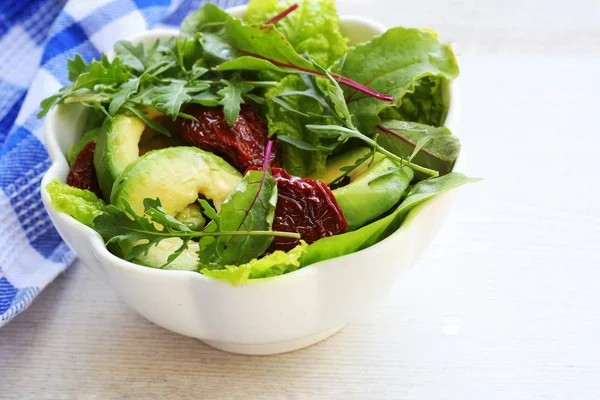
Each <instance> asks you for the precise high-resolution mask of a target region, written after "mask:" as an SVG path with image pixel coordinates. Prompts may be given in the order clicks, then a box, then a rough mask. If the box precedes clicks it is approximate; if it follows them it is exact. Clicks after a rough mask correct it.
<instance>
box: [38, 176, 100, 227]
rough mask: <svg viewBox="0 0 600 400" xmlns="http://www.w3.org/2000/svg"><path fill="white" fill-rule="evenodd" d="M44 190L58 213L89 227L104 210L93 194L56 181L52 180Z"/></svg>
mask: <svg viewBox="0 0 600 400" xmlns="http://www.w3.org/2000/svg"><path fill="white" fill-rule="evenodd" d="M45 189H46V192H48V195H49V196H50V199H52V204H53V205H54V207H55V208H56V209H57V210H58V211H61V212H64V213H66V214H69V215H70V216H71V217H73V218H75V219H76V220H77V221H79V222H81V223H82V224H84V225H87V226H90V227H91V226H92V225H93V221H94V218H96V217H97V216H99V215H101V214H103V213H104V211H105V209H106V204H105V203H104V201H102V200H100V199H99V198H98V196H96V195H95V194H94V193H92V192H90V191H88V190H82V189H77V188H75V187H72V186H69V185H67V184H64V183H61V182H59V180H58V179H53V180H52V181H51V182H50V183H48V184H47V185H46V188H45Z"/></svg>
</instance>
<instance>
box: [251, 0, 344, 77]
mask: <svg viewBox="0 0 600 400" xmlns="http://www.w3.org/2000/svg"><path fill="white" fill-rule="evenodd" d="M293 3H294V0H292V1H285V2H279V3H278V2H277V1H272V0H252V1H250V3H248V7H247V9H246V14H245V16H244V19H245V20H246V21H247V22H248V23H250V24H260V23H265V22H266V21H269V20H270V19H271V18H272V17H273V16H275V15H277V14H278V13H280V12H282V11H284V10H286V9H288V8H289V7H290V6H291V5H292V4H293ZM307 21H310V23H307ZM276 27H277V30H278V31H279V32H281V33H282V34H283V36H284V37H285V38H286V39H287V40H288V41H289V42H290V44H291V45H292V46H294V49H296V51H297V52H298V53H299V54H304V53H307V54H308V55H309V56H310V57H311V58H312V59H313V60H315V61H316V62H317V63H319V64H321V65H325V66H330V65H331V64H333V62H334V61H336V60H338V59H339V58H340V57H342V55H343V54H344V53H345V52H346V50H347V44H348V39H346V38H345V37H344V36H343V35H342V34H341V32H340V26H339V17H338V13H337V10H336V7H335V0H304V1H302V2H300V3H299V7H298V9H297V10H295V11H294V12H293V13H291V14H288V15H286V16H285V18H283V19H281V20H280V21H278V22H277V24H276Z"/></svg>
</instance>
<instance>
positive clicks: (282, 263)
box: [200, 240, 307, 285]
mask: <svg viewBox="0 0 600 400" xmlns="http://www.w3.org/2000/svg"><path fill="white" fill-rule="evenodd" d="M306 248H307V244H306V242H305V241H303V240H302V241H300V244H299V245H298V246H296V247H294V248H293V249H292V250H290V251H288V252H287V253H286V252H284V251H281V250H277V251H274V252H273V253H271V254H269V255H266V256H264V257H262V258H255V259H253V260H251V261H249V262H247V263H245V264H242V265H227V266H225V267H224V268H221V269H210V268H203V269H202V270H201V271H200V272H201V273H202V274H203V275H206V276H209V277H211V278H215V279H220V280H223V281H227V282H229V283H231V284H232V285H241V284H243V283H246V282H247V281H248V280H249V279H258V278H268V277H273V276H279V275H283V274H287V273H289V272H292V271H295V270H296V269H298V268H299V267H300V258H301V257H302V254H304V252H305V251H306Z"/></svg>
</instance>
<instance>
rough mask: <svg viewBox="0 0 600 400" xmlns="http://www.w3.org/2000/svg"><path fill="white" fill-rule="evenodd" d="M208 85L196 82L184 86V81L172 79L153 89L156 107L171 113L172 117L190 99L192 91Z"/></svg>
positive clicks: (206, 87) (194, 91)
mask: <svg viewBox="0 0 600 400" xmlns="http://www.w3.org/2000/svg"><path fill="white" fill-rule="evenodd" d="M209 87H210V85H209V84H206V83H196V84H195V85H194V86H191V87H190V86H186V82H185V81H172V82H171V84H169V85H166V86H159V87H157V88H156V90H155V91H154V95H155V101H154V103H153V104H154V106H155V107H156V109H158V110H160V111H163V112H165V114H168V115H172V116H173V119H175V117H177V116H178V115H179V110H180V109H181V106H182V105H183V104H184V103H187V102H189V101H190V100H191V99H192V96H191V95H192V94H193V93H198V92H202V91H204V90H206V89H208V88H209Z"/></svg>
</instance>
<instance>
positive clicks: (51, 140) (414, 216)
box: [41, 6, 465, 288]
mask: <svg viewBox="0 0 600 400" xmlns="http://www.w3.org/2000/svg"><path fill="white" fill-rule="evenodd" d="M244 9H245V6H238V7H233V8H231V9H228V10H227V11H228V12H230V13H231V14H234V15H239V14H240V13H243V11H244ZM340 20H341V21H342V22H346V23H348V22H351V23H352V22H354V23H359V24H362V25H366V26H369V27H370V28H372V29H374V30H378V31H380V32H383V31H385V30H386V28H385V26H383V25H382V24H380V23H378V22H375V21H372V20H369V19H365V18H362V17H358V16H345V15H341V16H340ZM178 32H179V31H178V30H176V29H152V30H148V31H145V32H143V33H141V34H139V35H135V36H134V37H132V38H130V39H129V40H130V41H142V40H144V39H146V40H147V39H149V38H155V37H157V36H172V35H174V34H177V33H178ZM449 88H450V90H449V98H450V107H449V110H448V115H447V116H446V120H445V123H444V126H447V127H448V128H449V129H450V130H451V131H452V132H454V131H455V128H456V127H457V125H458V115H459V107H460V98H459V93H458V87H457V85H456V83H454V82H451V84H450V87H449ZM56 118H57V109H56V108H55V109H53V110H52V111H51V112H50V113H48V115H47V116H46V120H45V121H44V139H45V143H46V148H47V150H48V153H49V155H50V158H51V159H52V162H53V163H52V166H51V167H50V168H49V170H48V171H47V172H46V174H45V175H44V177H43V179H42V182H41V188H42V190H41V193H42V200H43V202H44V205H45V207H46V209H48V212H49V213H52V214H53V218H60V219H61V221H62V222H64V223H65V224H68V225H70V226H71V228H73V229H74V230H75V231H76V232H77V233H78V234H80V235H82V236H85V237H86V238H87V239H88V240H89V242H90V244H91V246H92V248H93V249H94V252H95V254H96V256H97V257H98V258H99V261H102V260H100V258H104V259H105V261H106V262H108V263H109V264H111V265H114V266H115V267H118V268H121V269H125V270H128V271H129V272H134V273H140V274H156V275H157V276H161V277H163V278H169V279H177V280H179V279H186V280H187V279H192V280H197V281H199V282H203V283H208V284H214V285H227V286H231V284H230V283H229V282H226V281H221V280H218V279H214V278H210V277H208V276H205V275H203V274H201V273H199V272H195V271H182V270H164V269H157V268H150V267H145V266H142V265H138V264H134V263H132V262H129V261H125V260H123V259H121V258H119V257H117V256H115V255H113V254H112V253H111V252H109V251H108V249H107V248H106V246H105V244H104V241H103V239H102V237H101V236H100V234H98V232H96V231H95V230H93V229H92V228H90V227H88V226H86V225H84V224H82V223H80V222H79V221H77V220H76V219H74V218H73V217H71V216H69V215H67V214H65V213H63V212H58V211H57V210H56V209H55V208H54V206H53V205H52V201H51V200H50V197H49V195H48V193H47V192H46V190H44V188H45V187H46V185H47V184H48V183H49V182H50V181H51V180H52V179H54V178H58V176H57V175H58V172H57V171H58V170H60V169H65V168H67V169H68V164H67V160H66V156H65V154H64V153H63V151H62V150H61V149H60V145H59V144H58V140H57V135H56V134H57V132H55V131H53V130H52V129H51V126H54V125H55V124H54V120H55V119H56ZM464 158H465V157H464V150H463V149H461V155H460V157H459V158H458V160H457V162H456V164H455V167H454V170H456V169H457V167H458V169H462V167H463V160H464ZM59 180H61V179H59ZM444 195H446V193H443V194H441V195H438V196H436V197H435V198H438V197H441V196H444ZM435 198H433V199H430V200H428V201H425V202H424V203H422V204H421V205H419V206H417V207H416V208H415V209H413V210H412V211H411V212H410V213H409V214H408V215H407V216H406V218H405V220H404V222H403V223H402V225H401V226H400V228H399V229H397V230H396V231H395V232H394V233H393V234H391V235H390V236H388V237H387V238H385V239H383V240H382V241H380V242H378V243H376V244H374V245H372V246H370V247H367V248H365V249H363V250H359V251H357V252H354V253H350V254H347V255H344V256H340V257H336V258H332V259H328V260H323V261H319V262H316V263H314V264H310V265H308V266H305V267H302V268H300V269H298V270H295V271H292V272H289V273H286V274H283V275H280V276H275V277H269V278H260V279H250V280H248V281H247V282H245V283H243V284H241V285H237V286H235V287H238V288H239V287H243V286H248V285H277V284H280V283H283V282H284V281H287V280H295V279H302V278H303V277H305V276H306V275H310V274H317V273H318V271H319V270H322V269H323V268H324V267H326V266H327V265H328V264H337V263H340V262H343V260H344V259H346V258H348V257H353V256H356V255H357V254H360V255H361V256H366V255H369V254H371V253H375V252H377V251H378V250H379V249H380V248H382V247H384V246H388V245H391V244H392V242H393V241H394V238H395V237H397V236H398V235H400V234H401V233H402V232H403V231H406V230H410V228H411V226H412V225H413V224H418V223H419V216H420V214H421V213H423V212H426V209H427V206H428V205H430V202H431V201H432V200H435Z"/></svg>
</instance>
